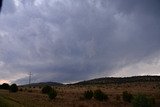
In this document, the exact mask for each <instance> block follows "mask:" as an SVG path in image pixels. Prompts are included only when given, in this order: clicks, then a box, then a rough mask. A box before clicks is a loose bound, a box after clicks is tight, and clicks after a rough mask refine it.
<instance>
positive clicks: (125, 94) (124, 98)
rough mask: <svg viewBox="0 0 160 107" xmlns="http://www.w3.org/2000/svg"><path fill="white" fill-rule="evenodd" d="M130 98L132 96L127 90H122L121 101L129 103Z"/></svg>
mask: <svg viewBox="0 0 160 107" xmlns="http://www.w3.org/2000/svg"><path fill="white" fill-rule="evenodd" d="M132 99H133V96H132V94H131V93H128V92H127V91H124V92H123V101H125V102H129V103H130V102H131V101H132Z"/></svg>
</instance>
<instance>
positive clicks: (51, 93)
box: [48, 89, 57, 100]
mask: <svg viewBox="0 0 160 107" xmlns="http://www.w3.org/2000/svg"><path fill="white" fill-rule="evenodd" d="M48 97H49V99H51V100H53V99H55V98H56V97H57V92H56V90H54V89H52V91H51V92H49V93H48Z"/></svg>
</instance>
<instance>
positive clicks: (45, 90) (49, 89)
mask: <svg viewBox="0 0 160 107" xmlns="http://www.w3.org/2000/svg"><path fill="white" fill-rule="evenodd" d="M50 92H52V87H51V86H48V85H47V86H45V87H43V88H42V93H43V94H49V93H50Z"/></svg>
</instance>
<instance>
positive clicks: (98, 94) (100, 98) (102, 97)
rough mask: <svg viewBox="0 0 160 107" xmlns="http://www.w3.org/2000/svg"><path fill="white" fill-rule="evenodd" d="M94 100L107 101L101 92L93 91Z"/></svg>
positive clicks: (106, 97)
mask: <svg viewBox="0 0 160 107" xmlns="http://www.w3.org/2000/svg"><path fill="white" fill-rule="evenodd" d="M94 98H95V99H96V100H98V101H104V100H107V99H108V96H107V95H106V94H105V93H103V92H102V91H101V90H96V91H94Z"/></svg>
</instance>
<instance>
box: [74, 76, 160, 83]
mask: <svg viewBox="0 0 160 107" xmlns="http://www.w3.org/2000/svg"><path fill="white" fill-rule="evenodd" d="M133 82H160V76H133V77H104V78H97V79H92V80H87V81H81V82H78V83H75V85H90V84H122V83H133Z"/></svg>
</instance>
